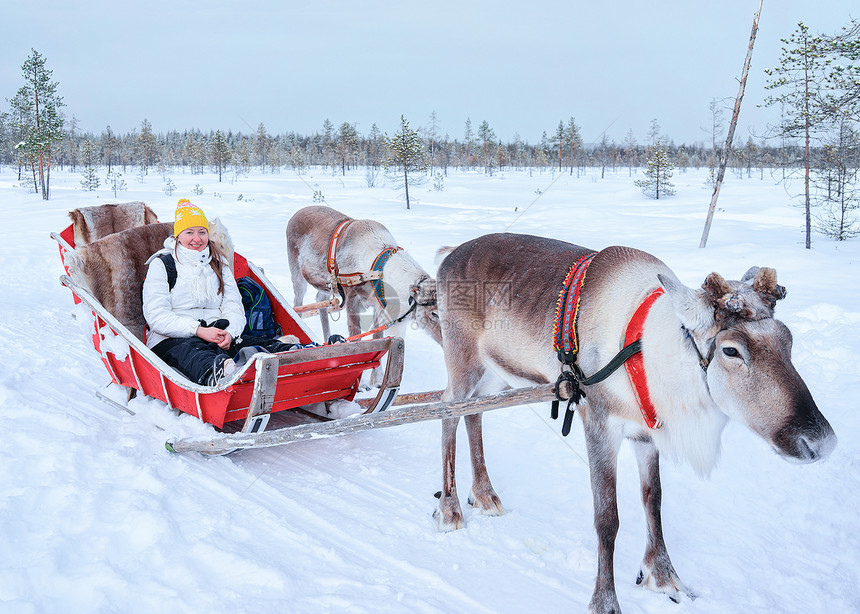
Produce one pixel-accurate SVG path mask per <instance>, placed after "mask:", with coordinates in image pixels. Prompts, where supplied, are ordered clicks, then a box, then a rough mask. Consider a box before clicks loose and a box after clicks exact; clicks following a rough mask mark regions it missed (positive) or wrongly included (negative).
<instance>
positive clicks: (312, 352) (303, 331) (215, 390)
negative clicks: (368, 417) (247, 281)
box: [51, 203, 403, 453]
mask: <svg viewBox="0 0 860 614" xmlns="http://www.w3.org/2000/svg"><path fill="white" fill-rule="evenodd" d="M129 204H130V205H131V204H134V205H141V206H142V203H129ZM105 207H123V205H107V206H105ZM91 209H97V208H95V207H94V208H91ZM99 209H100V208H99ZM158 226H165V227H167V226H170V225H169V224H152V225H146V226H138V227H134V228H131V229H126V230H122V231H120V232H110V233H109V234H107V235H105V236H102V237H100V238H99V239H98V240H95V241H93V242H91V243H88V244H86V245H82V246H80V247H77V248H76V241H75V239H76V234H77V236H79V237H80V232H77V233H76V228H75V224H72V225H70V226H69V227H67V228H66V229H65V230H64V231H62V232H61V233H59V234H57V233H52V235H51V236H52V238H53V239H54V240H56V241H57V243H58V244H59V250H60V257H61V259H62V262H63V266H64V268H65V270H66V273H67V274H66V275H63V276H61V277H60V283H61V284H62V285H64V286H66V287H67V288H69V290H71V292H72V294H73V297H74V300H75V303H83V304H84V305H85V306H86V308H87V309H88V310H89V311H90V312H91V314H92V318H93V330H92V343H93V347H94V348H95V350H96V351H97V352H98V353H99V354H100V356H101V359H102V363H103V364H104V366H105V368H106V369H107V372H108V374H109V375H110V378H111V381H112V382H113V383H114V384H116V385H118V386H123V387H125V388H127V389H128V392H129V398H131V397H132V396H133V395H134V394H136V393H137V392H139V393H142V394H144V395H146V396H150V397H153V398H156V399H159V400H160V401H162V402H164V403H166V404H167V405H168V406H169V407H170V408H172V409H177V410H180V411H183V412H185V413H188V414H191V415H193V416H197V417H198V418H199V419H200V420H202V421H203V422H206V423H208V424H211V425H213V426H214V427H216V428H217V429H225V430H227V431H236V430H238V431H241V432H245V433H260V432H263V431H264V430H265V428H266V426H267V423H268V419H269V417H270V416H271V415H272V414H274V413H276V412H281V411H285V410H292V409H296V408H300V407H302V406H307V405H310V404H313V403H321V402H330V401H335V400H338V399H343V400H347V401H352V400H354V399H355V396H356V394H357V392H358V390H359V384H360V380H361V377H362V374H363V373H364V372H365V371H367V370H370V369H373V368H375V367H377V366H379V365H380V364H381V362H382V360H383V359H384V358H385V356H386V355H387V356H388V360H387V364H386V370H385V378H384V382H383V385H382V386H381V387H380V388H379V391H378V393H377V394H376V396H375V398H372V399H369V400H365V401H369V402H365V403H363V405H364V406H365V407H364V409H365V411H366V412H367V413H373V412H379V411H384V410H385V409H386V408H388V406H389V405H390V404H391V402H392V401H393V400H394V398H395V397H396V395H397V391H398V389H399V387H400V378H401V373H402V368H403V341H402V340H401V339H399V338H384V339H379V340H373V341H354V342H349V343H338V344H334V345H323V346H319V347H311V348H305V349H299V350H294V351H289V352H282V353H278V354H265V355H264V354H262V353H261V354H258V355H257V357H256V359H255V360H251V361H249V362H248V363H247V364H245V365H243V366H242V368H240V369H238V370H237V371H236V373H234V374H233V375H232V376H231V377H229V378H228V379H227V380H225V381H224V382H222V383H220V384H219V385H217V386H211V387H210V386H201V385H198V384H196V383H194V382H191V381H190V380H188V379H187V378H185V377H184V376H183V375H181V374H180V373H179V372H177V371H175V370H174V369H172V368H171V367H169V366H168V365H167V364H166V363H164V361H162V360H161V359H160V358H159V357H158V356H156V355H155V354H154V353H153V352H152V350H150V349H149V348H147V347H146V344H145V343H144V341H143V339H141V338H140V337H139V336H138V334H140V333H138V334H134V333H133V332H132V330H131V329H140V330H141V331H142V326H137V324H138V323H137V322H136V321H135V317H134V316H129V315H128V313H127V312H128V309H123V308H121V307H119V306H117V307H115V310H117V311H121V312H123V316H124V317H123V319H124V320H126V321H121V320H120V318H119V317H117V315H116V314H114V313H112V312H111V310H109V309H107V308H106V307H105V305H103V304H102V303H103V301H104V302H112V300H113V299H112V298H111V297H110V296H107V295H108V294H109V292H108V293H107V294H106V293H105V292H102V295H104V296H103V301H102V300H99V299H98V298H96V296H95V294H96V291H94V290H93V289H92V288H90V286H91V285H95V284H94V283H93V277H94V276H89V277H87V276H86V275H84V272H85V271H87V270H88V269H87V267H88V266H89V265H88V264H87V263H86V262H85V261H86V256H90V257H91V258H95V257H96V256H97V255H98V253H99V250H102V251H105V252H108V251H109V250H110V249H121V248H122V246H123V245H125V243H124V242H129V241H131V242H135V243H139V242H140V241H141V240H142V239H141V237H142V236H143V234H146V235H147V237H148V236H149V235H153V234H155V235H158V239H157V241H158V242H161V241H163V240H164V238H165V237H166V236H167V233H169V232H170V231H169V229H168V228H165V229H163V230H162V229H160V228H158ZM159 233H160V234H159ZM124 235H130V236H128V237H126V236H124ZM162 235H163V236H162ZM148 240H151V241H156V239H148ZM153 251H154V250H153ZM70 265H71V269H72V270H70ZM126 268H127V270H124V271H119V272H117V271H114V274H115V275H119V276H125V277H129V278H131V279H125V280H123V283H126V285H127V286H128V287H131V288H137V289H138V295H137V296H136V297H132V301H131V302H133V301H134V300H138V301H139V300H140V296H139V288H140V287H141V284H142V281H143V275H145V267H144V266H143V264H142V263H132V264H131V265H129V266H128V267H126ZM234 273H235V276H236V277H237V278H239V277H243V276H249V277H251V278H252V279H254V280H255V281H256V282H257V283H259V284H260V285H261V286H262V287H263V288H264V289H265V291H266V293H267V294H268V296H269V300H270V302H271V304H272V310H273V313H274V316H275V319H276V321H277V322H278V324H279V325H280V326H281V329H282V331H283V333H284V334H292V335H295V336H296V337H298V339H299V342H300V343H302V344H307V343H310V342H311V341H312V339H311V335H310V330H309V329H308V328H307V327H306V325H305V324H304V323H303V322H302V320H301V318H300V317H299V316H298V314H296V313H295V312H294V311H293V310H292V308H291V307H290V306H289V305H288V303H287V302H286V301H285V300H284V299H283V297H282V296H281V295H280V293H279V292H278V291H277V290H276V289H275V287H274V286H273V285H272V284H271V282H270V281H269V280H268V279H267V278H266V276H265V274H264V273H263V271H262V270H261V269H260V268H258V267H256V266H255V265H254V264H253V263H251V262H249V261H247V260H246V259H245V258H244V257H242V256H241V255H240V254H239V253H236V254H235V255H234ZM73 276H74V277H76V279H73ZM96 277H97V276H96ZM141 309H142V306H141ZM223 452H225V451H222V453H223Z"/></svg>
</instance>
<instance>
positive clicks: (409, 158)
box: [383, 115, 427, 209]
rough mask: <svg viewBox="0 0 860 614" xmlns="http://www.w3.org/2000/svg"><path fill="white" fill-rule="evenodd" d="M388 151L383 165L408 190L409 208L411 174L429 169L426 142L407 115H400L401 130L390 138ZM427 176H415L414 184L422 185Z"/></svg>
mask: <svg viewBox="0 0 860 614" xmlns="http://www.w3.org/2000/svg"><path fill="white" fill-rule="evenodd" d="M386 141H388V151H387V152H386V156H385V161H384V163H383V167H384V168H385V171H386V173H388V174H389V176H390V177H391V178H392V179H394V181H396V182H397V184H398V187H402V189H403V190H405V192H406V208H407V209H409V208H410V207H409V182H410V175H411V174H414V173H419V172H422V171H425V170H427V165H426V163H425V162H424V144H423V143H422V142H421V137H420V136H418V132H416V131H415V130H413V129H412V128H410V127H409V122H407V121H406V117H404V116H403V115H401V116H400V131H399V132H397V133H396V134H395V135H394V137H393V138H391V139H388V138H386ZM425 179H426V176H423V177H422V176H418V177H415V176H413V177H412V179H411V181H412V184H413V185H420V184H421V183H422V182H423V181H424V180H425Z"/></svg>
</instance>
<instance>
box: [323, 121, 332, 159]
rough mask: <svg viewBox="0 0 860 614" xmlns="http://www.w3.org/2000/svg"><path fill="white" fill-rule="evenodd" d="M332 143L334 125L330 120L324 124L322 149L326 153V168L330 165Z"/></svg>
mask: <svg viewBox="0 0 860 614" xmlns="http://www.w3.org/2000/svg"><path fill="white" fill-rule="evenodd" d="M332 141H334V124H332V123H331V122H330V121H329V120H328V118H326V120H325V121H324V122H323V133H322V147H323V152H324V153H325V166H326V168H328V165H329V152H330V151H331V146H332Z"/></svg>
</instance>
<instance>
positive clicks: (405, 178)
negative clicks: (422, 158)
mask: <svg viewBox="0 0 860 614" xmlns="http://www.w3.org/2000/svg"><path fill="white" fill-rule="evenodd" d="M403 186H404V187H405V188H406V208H407V209H409V171H407V170H406V165H405V164H404V165H403Z"/></svg>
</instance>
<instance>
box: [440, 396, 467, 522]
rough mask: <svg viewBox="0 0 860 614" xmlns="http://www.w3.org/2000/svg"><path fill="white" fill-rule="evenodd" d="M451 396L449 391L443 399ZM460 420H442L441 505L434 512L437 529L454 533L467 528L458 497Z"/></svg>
mask: <svg viewBox="0 0 860 614" xmlns="http://www.w3.org/2000/svg"><path fill="white" fill-rule="evenodd" d="M446 396H449V395H448V393H447V391H446V393H445V396H443V399H444V398H445V397H446ZM459 424H460V418H444V419H443V420H442V492H440V493H438V494H437V497H438V498H439V503H438V505H437V507H436V510H435V511H434V512H433V518H435V519H436V528H437V529H438V530H439V531H453V530H455V529H462V528H463V527H465V526H466V519H465V518H463V510H462V508H461V507H460V499H459V498H458V497H457V479H456V476H455V469H456V463H455V459H456V456H457V426H458V425H459Z"/></svg>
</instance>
